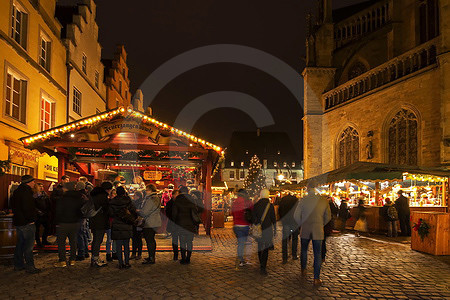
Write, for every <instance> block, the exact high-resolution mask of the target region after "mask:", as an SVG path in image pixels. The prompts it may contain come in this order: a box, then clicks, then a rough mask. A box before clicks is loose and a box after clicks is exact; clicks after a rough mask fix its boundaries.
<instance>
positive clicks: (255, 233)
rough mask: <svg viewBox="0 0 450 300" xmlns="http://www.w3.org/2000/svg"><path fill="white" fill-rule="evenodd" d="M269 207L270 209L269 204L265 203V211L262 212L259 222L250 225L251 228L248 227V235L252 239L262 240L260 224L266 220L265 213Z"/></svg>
mask: <svg viewBox="0 0 450 300" xmlns="http://www.w3.org/2000/svg"><path fill="white" fill-rule="evenodd" d="M269 207H270V203H267V206H266V209H265V210H264V213H263V215H262V217H261V222H259V223H258V224H252V226H251V227H250V235H251V236H252V237H253V238H254V239H261V238H262V231H263V230H262V223H263V222H264V220H265V219H266V216H267V212H268V211H269Z"/></svg>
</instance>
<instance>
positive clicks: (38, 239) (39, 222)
mask: <svg viewBox="0 0 450 300" xmlns="http://www.w3.org/2000/svg"><path fill="white" fill-rule="evenodd" d="M41 225H42V227H44V232H43V233H42V242H41V234H40V228H41ZM49 227H50V223H49V222H48V220H47V219H42V220H39V219H38V220H37V221H36V234H35V239H36V243H37V244H38V245H41V244H42V243H44V244H46V243H48V241H47V237H48V231H49Z"/></svg>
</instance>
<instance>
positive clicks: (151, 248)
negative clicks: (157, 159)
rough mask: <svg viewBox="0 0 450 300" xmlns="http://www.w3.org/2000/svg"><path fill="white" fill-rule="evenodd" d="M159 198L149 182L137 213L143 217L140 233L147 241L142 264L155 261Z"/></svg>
mask: <svg viewBox="0 0 450 300" xmlns="http://www.w3.org/2000/svg"><path fill="white" fill-rule="evenodd" d="M160 210H161V199H160V197H159V196H158V193H157V192H156V186H155V185H154V184H149V185H147V187H146V190H145V198H144V203H143V205H142V209H141V210H140V211H139V215H140V216H141V217H142V218H144V222H145V223H144V228H143V229H142V234H143V236H144V239H145V242H146V243H147V250H148V258H147V259H145V260H144V262H143V263H142V264H144V265H146V264H154V263H155V261H156V258H155V253H156V241H155V234H156V231H157V229H158V227H160V226H161V214H160Z"/></svg>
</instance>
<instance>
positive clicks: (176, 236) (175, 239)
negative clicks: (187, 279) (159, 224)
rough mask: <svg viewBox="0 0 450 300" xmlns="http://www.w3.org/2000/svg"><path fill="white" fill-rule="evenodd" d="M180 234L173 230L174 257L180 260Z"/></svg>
mask: <svg viewBox="0 0 450 300" xmlns="http://www.w3.org/2000/svg"><path fill="white" fill-rule="evenodd" d="M178 238H179V236H178V232H177V231H176V230H172V251H173V257H174V258H176V259H178Z"/></svg>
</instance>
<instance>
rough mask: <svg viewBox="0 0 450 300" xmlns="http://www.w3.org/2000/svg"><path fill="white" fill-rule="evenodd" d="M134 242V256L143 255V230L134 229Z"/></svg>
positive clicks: (132, 239)
mask: <svg viewBox="0 0 450 300" xmlns="http://www.w3.org/2000/svg"><path fill="white" fill-rule="evenodd" d="M131 241H132V248H133V250H132V253H133V255H136V253H137V255H138V256H141V255H142V229H140V230H137V228H136V227H133V237H132V238H131Z"/></svg>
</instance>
